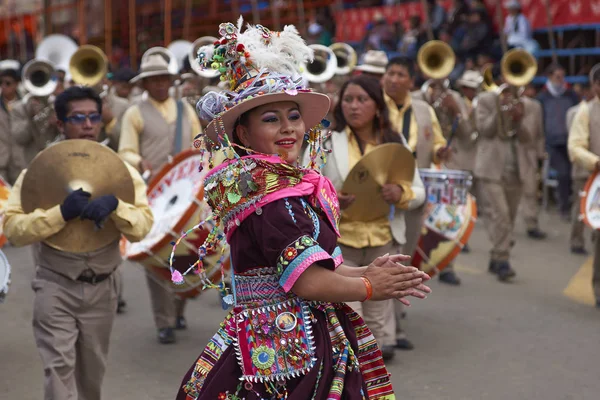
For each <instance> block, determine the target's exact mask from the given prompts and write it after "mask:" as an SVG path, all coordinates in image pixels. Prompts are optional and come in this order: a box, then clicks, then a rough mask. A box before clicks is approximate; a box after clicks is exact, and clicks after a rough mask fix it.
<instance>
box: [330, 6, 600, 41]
mask: <svg viewBox="0 0 600 400" xmlns="http://www.w3.org/2000/svg"><path fill="white" fill-rule="evenodd" d="M496 1H497V0H484V3H485V4H486V7H487V9H488V11H489V12H490V14H491V16H492V18H493V17H494V15H495V11H496V3H495V2H496ZM548 2H549V3H550V15H551V19H552V25H553V26H560V25H575V24H593V23H596V24H600V0H548ZM446 3H447V7H449V2H446ZM544 4H546V0H521V6H522V7H523V13H524V14H525V15H526V16H527V18H528V19H529V21H530V22H531V26H532V27H533V29H539V28H544V27H547V26H548V17H547V15H546V9H545V7H544ZM503 13H504V15H506V10H504V9H503ZM376 14H381V15H383V17H384V18H385V19H386V21H387V22H388V23H397V22H400V23H402V24H403V25H404V27H405V28H407V27H408V20H409V18H410V17H412V16H414V15H419V16H421V17H422V13H421V3H420V2H412V3H403V4H398V5H394V6H385V7H369V8H353V9H349V10H344V11H342V12H340V13H338V14H336V22H337V32H336V40H337V41H342V42H358V41H361V40H362V39H363V37H364V35H365V32H366V27H367V24H369V23H370V22H372V21H373V20H374V18H375V15H376ZM493 20H494V21H495V19H493Z"/></svg>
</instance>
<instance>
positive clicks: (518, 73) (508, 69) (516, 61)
mask: <svg viewBox="0 0 600 400" xmlns="http://www.w3.org/2000/svg"><path fill="white" fill-rule="evenodd" d="M500 70H501V71H502V76H503V78H504V81H506V83H508V84H509V85H511V86H516V87H522V86H525V85H527V84H528V83H529V82H531V81H532V80H533V78H534V77H535V74H536V73H537V62H536V61H535V58H534V57H533V56H532V55H531V54H530V53H529V52H528V51H526V50H523V49H512V50H509V51H508V52H506V54H504V56H503V57H502V60H501V61H500Z"/></svg>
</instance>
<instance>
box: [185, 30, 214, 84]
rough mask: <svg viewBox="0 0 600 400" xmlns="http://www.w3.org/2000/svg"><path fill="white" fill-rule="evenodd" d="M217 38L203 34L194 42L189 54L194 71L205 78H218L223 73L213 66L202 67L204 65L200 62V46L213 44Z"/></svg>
mask: <svg viewBox="0 0 600 400" xmlns="http://www.w3.org/2000/svg"><path fill="white" fill-rule="evenodd" d="M217 40H218V39H217V38H216V37H213V36H202V37H201V38H198V39H196V40H195V41H194V43H192V50H191V51H190V52H189V54H188V60H189V61H190V66H191V67H192V71H194V72H195V73H197V74H198V75H200V76H201V77H203V78H209V79H212V78H216V77H217V76H219V75H220V74H221V73H220V72H219V71H217V70H215V69H212V68H202V66H201V65H200V63H199V62H198V51H199V50H200V48H201V47H203V46H213V45H214V43H215V42H216V41H217Z"/></svg>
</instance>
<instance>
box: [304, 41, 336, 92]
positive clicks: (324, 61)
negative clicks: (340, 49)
mask: <svg viewBox="0 0 600 400" xmlns="http://www.w3.org/2000/svg"><path fill="white" fill-rule="evenodd" d="M309 47H310V48H311V49H313V51H314V58H313V61H312V62H310V63H308V64H306V65H305V66H304V75H305V77H306V79H307V80H308V81H309V82H312V83H323V82H327V81H328V80H330V79H331V78H333V76H334V75H335V73H336V70H337V69H338V63H337V57H336V55H335V54H334V52H333V50H331V48H329V47H327V46H323V45H321V44H311V45H310V46H309Z"/></svg>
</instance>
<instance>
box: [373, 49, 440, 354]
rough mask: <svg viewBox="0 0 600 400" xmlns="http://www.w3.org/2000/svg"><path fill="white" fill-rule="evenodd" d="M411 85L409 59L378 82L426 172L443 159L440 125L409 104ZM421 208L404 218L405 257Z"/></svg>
mask: <svg viewBox="0 0 600 400" xmlns="http://www.w3.org/2000/svg"><path fill="white" fill-rule="evenodd" d="M413 81H414V64H413V61H412V60H411V59H410V58H407V57H396V58H392V59H391V60H390V61H389V63H388V65H387V66H386V68H385V73H384V74H383V77H382V78H381V84H382V86H383V90H384V96H385V102H386V105H387V107H388V112H389V117H390V121H391V123H392V127H393V129H394V130H395V131H396V132H398V133H399V134H401V135H402V136H404V139H405V140H406V142H407V143H408V147H409V148H410V149H411V150H412V152H413V154H414V155H415V158H416V160H417V167H418V168H429V167H430V166H431V164H432V163H435V164H438V163H440V162H441V161H442V160H444V159H445V158H446V155H447V154H448V151H447V149H446V139H445V138H444V136H443V135H442V129H441V127H440V123H439V121H438V119H437V117H436V115H435V111H434V110H433V108H431V106H430V105H429V104H427V103H426V102H424V101H422V100H418V99H415V100H413V99H412V97H411V95H410V90H411V88H412V86H413ZM424 212H425V207H419V208H417V209H415V210H412V211H409V212H407V213H406V214H405V216H404V218H405V221H406V243H405V245H404V246H403V251H404V253H405V254H408V255H412V254H413V253H414V251H415V248H416V247H417V241H418V239H419V235H420V234H421V227H422V226H423V218H424ZM395 309H396V325H397V326H396V347H397V348H400V349H407V350H410V349H412V348H413V347H414V346H413V344H412V343H411V342H410V341H409V340H408V339H407V338H406V335H405V333H404V332H403V331H402V329H401V328H400V325H399V323H400V320H401V319H402V316H403V315H404V308H403V306H402V304H401V303H399V302H396V303H395Z"/></svg>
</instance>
